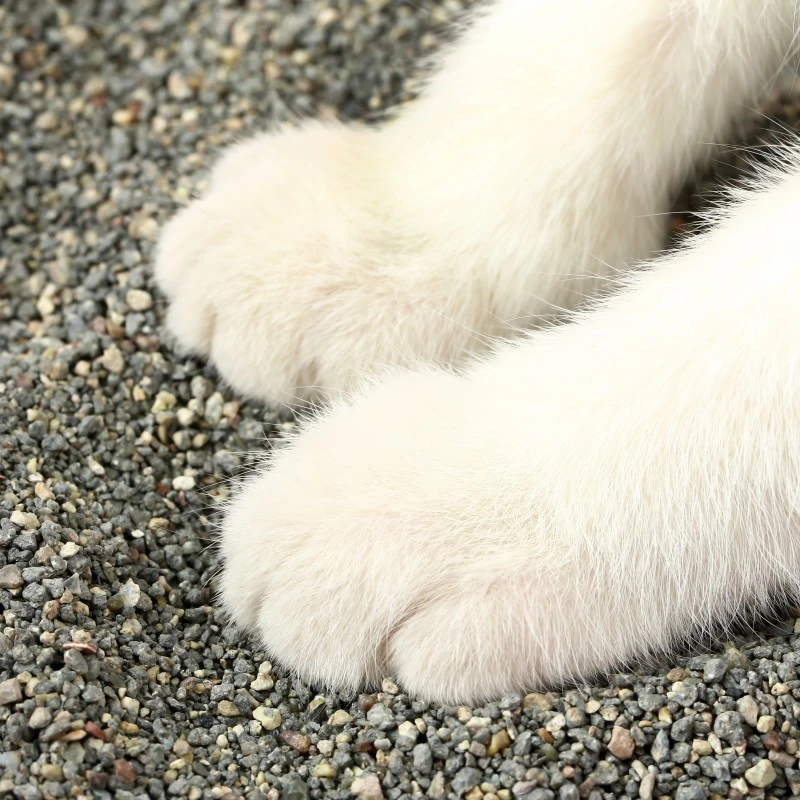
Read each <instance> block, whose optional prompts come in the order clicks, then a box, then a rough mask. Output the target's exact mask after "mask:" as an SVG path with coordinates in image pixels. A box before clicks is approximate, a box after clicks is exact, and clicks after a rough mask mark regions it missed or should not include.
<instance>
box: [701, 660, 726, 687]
mask: <svg viewBox="0 0 800 800" xmlns="http://www.w3.org/2000/svg"><path fill="white" fill-rule="evenodd" d="M727 671H728V661H727V659H724V658H710V659H709V660H708V661H706V665H705V667H704V668H703V680H704V681H705V682H706V683H717V682H718V681H721V680H722V679H723V678H724V677H725V673H726V672H727Z"/></svg>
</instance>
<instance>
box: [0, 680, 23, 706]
mask: <svg viewBox="0 0 800 800" xmlns="http://www.w3.org/2000/svg"><path fill="white" fill-rule="evenodd" d="M20 700H22V687H21V686H20V683H19V680H18V679H17V678H9V679H8V680H5V681H2V682H0V706H7V705H9V704H10V703H18V702H19V701H20Z"/></svg>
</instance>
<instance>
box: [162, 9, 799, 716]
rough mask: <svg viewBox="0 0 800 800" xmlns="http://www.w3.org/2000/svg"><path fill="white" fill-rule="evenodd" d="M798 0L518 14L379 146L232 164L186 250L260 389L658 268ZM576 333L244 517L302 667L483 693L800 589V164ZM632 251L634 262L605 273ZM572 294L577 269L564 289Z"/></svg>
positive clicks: (239, 536)
mask: <svg viewBox="0 0 800 800" xmlns="http://www.w3.org/2000/svg"><path fill="white" fill-rule="evenodd" d="M794 11H795V3H794V2H788V1H784V0H776V1H775V2H767V3H764V0H606V2H603V3H598V2H596V0H593V1H592V2H589V0H571V2H564V0H559V1H558V2H551V1H550V0H538V1H537V2H534V1H533V0H501V2H499V3H498V4H497V5H495V6H493V7H492V10H491V11H490V12H489V13H488V14H486V15H485V16H484V17H483V18H481V19H480V20H478V22H477V23H476V25H475V27H474V28H473V29H472V30H471V31H470V32H469V33H468V34H467V35H466V36H465V37H464V38H463V39H462V41H461V43H460V44H459V45H458V46H457V47H456V48H455V49H454V50H453V51H452V52H451V53H450V55H449V57H448V58H447V59H446V61H445V66H444V69H443V71H442V72H441V73H440V74H439V75H438V77H437V78H436V79H435V80H434V81H433V83H432V85H431V87H430V88H429V90H428V92H427V94H426V95H425V97H423V99H422V100H420V101H419V102H418V104H417V105H416V106H415V107H412V108H411V109H409V111H408V112H407V113H406V114H405V115H401V116H400V117H399V118H398V119H397V120H396V121H394V122H392V123H390V124H389V125H387V126H386V127H385V128H384V129H383V130H382V131H380V132H377V133H376V132H371V131H367V130H360V129H358V128H344V127H323V126H310V127H308V128H306V129H305V130H303V131H299V132H289V133H284V134H281V135H279V136H277V137H265V138H261V139H257V140H254V141H253V142H251V143H249V144H245V145H242V146H240V147H239V148H237V149H234V150H233V151H232V152H231V153H230V154H229V155H228V156H227V157H226V158H225V159H223V161H222V162H221V163H220V165H218V167H217V169H216V171H215V173H214V177H213V180H212V185H211V188H210V191H209V193H208V195H207V196H206V197H205V198H203V199H201V200H199V201H197V202H196V203H195V204H194V205H193V206H191V207H190V208H189V209H188V210H186V211H184V212H182V213H181V214H180V215H179V216H178V217H177V218H176V220H175V221H174V222H173V223H172V224H171V226H170V228H169V229H168V230H167V232H166V235H165V238H164V241H163V243H162V246H161V250H160V257H159V263H158V267H157V268H158V275H159V280H160V281H161V283H162V285H163V286H164V288H165V290H166V291H167V292H168V294H170V295H171V296H172V298H173V306H172V311H171V316H170V324H171V326H172V327H173V330H174V331H175V332H176V333H177V335H178V337H179V338H180V339H181V340H182V341H183V342H184V343H185V344H186V345H188V346H190V347H193V348H195V349H198V350H200V351H201V352H205V353H208V354H210V356H211V357H212V358H213V359H214V360H215V362H216V363H217V365H218V367H219V369H220V370H221V372H222V374H223V375H224V376H225V377H227V378H228V379H229V380H230V381H231V383H232V384H233V385H234V386H236V387H237V388H239V389H240V390H241V391H244V392H246V393H249V394H253V395H256V396H260V397H265V398H270V399H284V398H286V397H288V396H291V395H293V394H295V390H296V387H299V386H301V385H309V384H322V385H323V386H325V387H330V388H333V389H341V388H348V387H350V386H351V385H352V382H353V380H354V379H355V377H356V376H358V375H359V374H361V373H363V372H364V371H367V370H370V369H372V368H374V367H375V366H376V365H383V364H393V365H400V366H402V365H404V364H407V363H412V364H413V363H417V362H418V361H419V360H420V359H430V360H449V361H455V360H457V359H458V358H460V357H461V356H462V355H463V353H464V352H465V351H466V350H467V349H468V348H470V347H472V348H473V349H474V347H475V345H476V340H477V339H480V338H481V337H476V336H475V335H474V333H473V332H477V333H478V334H480V335H481V336H482V335H495V334H497V333H503V332H505V331H508V330H509V328H510V325H511V323H512V321H513V322H514V323H515V324H519V322H520V319H519V318H520V317H524V316H526V315H536V314H541V313H549V312H548V309H550V308H551V307H552V306H558V307H563V306H570V305H574V304H575V302H576V301H577V300H579V299H581V298H582V297H583V295H584V294H586V293H589V292H596V291H597V289H598V288H599V286H600V281H599V279H597V278H595V277H592V276H591V275H590V273H593V274H599V273H605V274H608V273H609V271H612V270H613V269H614V266H615V265H620V266H621V265H623V264H624V263H625V262H626V261H627V260H629V259H632V258H637V257H641V256H644V255H646V254H648V253H650V252H651V251H652V250H654V249H655V248H656V247H657V246H658V244H659V242H660V237H661V233H662V226H661V223H660V221H659V219H660V218H659V217H658V216H654V215H657V214H660V213H661V212H663V211H665V210H666V209H667V207H668V203H669V199H670V193H671V192H672V191H673V190H674V188H675V187H676V185H677V183H678V182H679V181H680V180H681V178H682V177H684V176H685V174H686V172H687V170H688V169H689V168H690V166H691V164H692V163H693V161H695V160H696V159H697V158H702V157H703V156H704V155H706V154H707V152H708V144H707V143H708V142H711V141H714V140H715V139H717V138H718V137H719V136H721V135H722V134H723V133H724V131H725V130H726V129H727V128H728V126H729V124H730V121H731V120H732V119H733V118H735V116H736V113H737V111H739V109H740V106H741V105H742V104H746V103H752V102H754V100H755V97H756V95H757V91H758V89H759V88H761V87H762V86H763V85H764V84H765V83H766V82H768V80H769V78H770V77H771V76H773V75H774V74H775V73H776V71H777V69H778V68H779V66H780V64H781V61H782V59H783V57H784V56H785V55H786V54H787V52H788V49H789V46H790V43H791V40H792V30H793V28H792V25H791V23H792V19H793V15H794ZM793 163H794V166H793V167H792V171H791V174H790V175H789V176H787V177H785V178H781V177H776V176H775V175H770V176H767V177H765V178H764V181H763V184H764V186H762V187H761V189H760V190H759V191H757V192H752V193H749V194H746V195H743V196H742V197H741V198H740V199H739V201H738V203H737V204H736V205H735V206H734V207H733V209H732V210H731V211H730V213H729V214H727V215H721V219H720V221H719V223H718V225H717V226H716V227H715V229H714V230H712V231H711V232H710V233H708V234H706V235H704V236H703V237H701V238H700V239H698V240H697V241H695V242H694V243H693V244H692V245H691V246H690V247H687V248H685V249H684V250H683V251H681V252H679V253H677V254H674V255H671V256H669V257H667V258H665V259H662V260H660V261H658V262H656V263H655V264H654V265H652V266H651V268H650V269H649V270H648V271H646V272H643V273H641V274H638V275H637V276H636V277H633V278H629V279H627V280H626V284H628V285H627V287H626V288H625V289H624V291H622V292H620V293H618V294H617V295H615V296H613V297H612V298H611V299H609V300H608V301H606V302H605V303H604V304H603V305H602V306H600V307H598V308H597V309H595V310H593V311H590V312H585V313H584V314H582V315H581V316H580V317H579V318H578V319H577V321H576V322H573V323H572V324H568V325H564V326H561V327H559V328H557V329H555V330H553V331H550V332H548V333H539V334H535V335H529V336H527V337H525V338H523V339H522V340H520V341H518V342H517V343H515V344H505V345H502V346H499V347H497V348H496V349H494V350H493V351H492V352H491V354H490V355H488V356H485V357H484V358H483V359H482V360H481V361H479V362H476V363H473V364H470V365H468V366H466V367H465V368H464V369H463V370H462V371H461V372H458V373H454V372H449V371H443V370H440V369H437V368H435V367H433V366H431V367H427V368H419V367H418V368H416V369H415V370H414V371H397V372H395V374H392V375H390V376H388V377H385V378H384V379H382V380H380V381H378V380H376V381H373V382H372V383H371V384H370V385H369V386H368V387H367V388H363V389H361V390H359V391H358V392H356V393H355V394H354V395H352V397H351V398H350V399H349V400H347V401H345V400H339V401H338V402H337V403H336V404H335V405H334V406H333V408H331V409H330V410H329V411H327V412H325V413H324V414H322V415H320V416H319V417H317V418H316V419H315V420H313V421H311V422H310V423H308V424H306V425H305V426H304V427H303V430H302V432H301V433H300V435H299V436H298V437H296V438H295V440H294V441H293V442H291V443H290V444H289V445H287V446H286V447H284V448H282V449H281V450H280V451H279V452H278V453H277V455H276V456H275V457H274V458H273V460H272V465H271V469H270V470H269V471H267V472H264V473H263V474H261V475H260V476H258V477H257V478H256V479H255V480H253V481H251V482H250V483H249V484H248V485H247V487H246V488H245V490H244V492H243V493H242V495H241V496H240V497H239V498H238V499H237V501H236V502H235V503H234V505H233V507H232V509H231V511H230V513H229V515H228V516H227V519H226V521H225V525H224V531H223V537H222V551H223V557H224V560H225V572H224V574H223V581H222V583H223V586H222V596H223V600H224V603H225V606H226V608H227V609H228V611H229V612H230V613H231V615H232V617H233V619H234V620H236V621H237V622H238V623H239V624H241V625H242V626H243V627H246V628H248V629H250V630H253V631H255V632H257V634H258V636H259V637H260V639H261V640H262V641H263V642H264V643H265V644H266V646H267V647H268V648H269V649H270V651H272V652H273V653H274V654H275V655H276V656H277V657H278V658H279V659H280V660H281V661H282V662H283V663H284V664H287V665H289V666H291V667H292V668H294V669H296V670H297V671H298V672H299V673H300V674H302V675H303V676H305V677H306V678H309V679H312V680H314V681H319V682H323V683H326V684H331V685H335V686H338V687H347V688H352V689H355V688H357V687H359V686H361V685H363V684H365V683H369V682H374V681H376V680H377V679H378V678H379V677H380V676H381V675H383V674H393V675H395V676H397V677H398V678H399V679H400V681H401V682H402V683H403V685H404V686H405V688H406V689H407V690H409V691H410V692H412V693H414V694H416V695H418V696H422V697H426V698H431V699H440V700H447V701H459V702H465V701H476V700H480V699H484V698H489V697H494V696H497V695H499V694H500V693H502V692H503V691H506V690H510V689H522V688H528V687H534V686H541V685H545V684H550V683H553V682H558V681H561V680H563V679H565V678H570V677H577V676H585V675H588V674H589V673H591V672H592V671H594V670H597V669H604V668H606V667H608V666H610V665H612V664H616V663H619V662H620V661H621V660H622V659H626V658H628V657H630V656H633V655H636V654H640V653H642V652H645V651H648V650H653V649H655V648H662V647H666V646H668V645H669V643H670V642H671V641H672V639H673V637H674V636H675V635H676V634H677V633H683V632H686V631H687V630H688V629H690V628H691V627H692V626H700V627H704V626H708V625H710V624H711V623H712V622H713V621H720V620H724V619H725V618H727V617H729V616H730V614H731V613H733V612H734V611H736V610H738V609H740V608H741V607H742V606H744V605H745V604H755V605H759V604H764V603H766V602H767V601H768V599H769V597H770V596H771V593H772V592H774V591H775V590H776V589H777V588H779V587H781V588H784V589H788V590H790V591H791V590H794V589H795V588H796V586H797V578H796V576H797V574H798V568H800V563H798V562H800V553H799V552H798V549H797V548H796V547H795V546H794V545H795V538H796V534H797V527H798V521H797V515H798V511H800V507H799V504H798V491H800V447H799V446H798V442H800V402H798V397H800V313H798V311H799V309H798V298H799V297H800V270H798V268H797V266H796V263H797V253H798V252H800V229H798V226H797V224H796V217H797V211H798V206H799V205H800V167H799V166H798V164H800V157H796V158H794V161H793ZM606 263H607V264H609V265H610V266H606ZM566 277H569V278H571V279H570V280H565V278H566Z"/></svg>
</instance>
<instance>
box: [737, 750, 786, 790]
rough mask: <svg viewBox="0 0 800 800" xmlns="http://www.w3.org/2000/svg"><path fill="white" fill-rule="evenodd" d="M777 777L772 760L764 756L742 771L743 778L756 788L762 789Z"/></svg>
mask: <svg viewBox="0 0 800 800" xmlns="http://www.w3.org/2000/svg"><path fill="white" fill-rule="evenodd" d="M777 777H778V775H777V773H776V772H775V768H774V767H773V766H772V762H771V761H770V760H769V759H766V758H762V759H761V760H760V761H759V762H757V763H756V764H754V765H753V766H752V767H750V769H748V770H746V771H745V773H744V779H745V780H746V781H747V782H748V783H749V784H750V785H751V786H755V787H756V788H758V789H764V788H766V787H767V786H769V785H770V784H772V783H774V782H775V780H776V779H777Z"/></svg>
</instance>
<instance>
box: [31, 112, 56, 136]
mask: <svg viewBox="0 0 800 800" xmlns="http://www.w3.org/2000/svg"><path fill="white" fill-rule="evenodd" d="M34 124H35V125H36V127H37V128H38V129H39V130H40V131H53V130H55V129H56V128H57V127H58V117H57V116H56V115H55V114H54V113H53V112H52V111H43V112H42V113H41V114H39V116H37V117H36V121H35V122H34Z"/></svg>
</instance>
